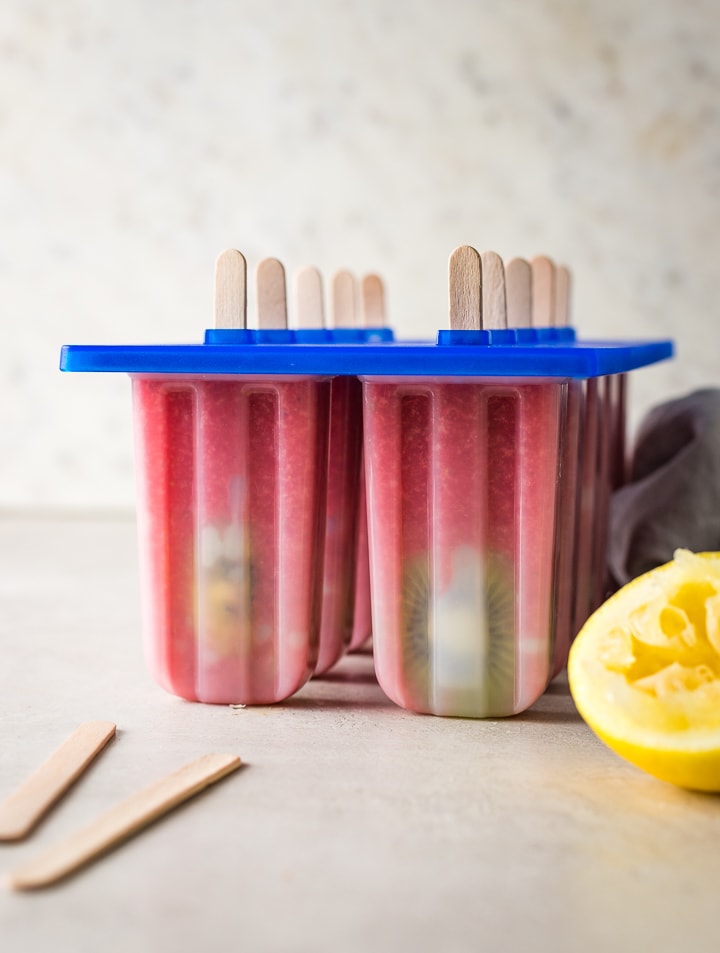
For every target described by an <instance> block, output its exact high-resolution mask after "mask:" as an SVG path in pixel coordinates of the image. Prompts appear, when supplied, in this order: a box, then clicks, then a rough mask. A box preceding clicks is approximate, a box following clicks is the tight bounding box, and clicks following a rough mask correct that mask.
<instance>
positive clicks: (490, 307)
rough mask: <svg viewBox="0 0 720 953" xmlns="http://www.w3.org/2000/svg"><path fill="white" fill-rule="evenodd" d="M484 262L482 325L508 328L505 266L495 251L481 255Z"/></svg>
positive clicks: (490, 327) (493, 327)
mask: <svg viewBox="0 0 720 953" xmlns="http://www.w3.org/2000/svg"><path fill="white" fill-rule="evenodd" d="M480 261H481V264H482V326H483V328H487V329H496V328H506V327H507V326H508V321H507V304H506V301H505V266H504V265H503V262H502V258H501V257H500V256H499V255H498V254H497V253H496V252H494V251H484V252H483V253H482V254H481V255H480Z"/></svg>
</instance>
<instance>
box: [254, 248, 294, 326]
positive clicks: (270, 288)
mask: <svg viewBox="0 0 720 953" xmlns="http://www.w3.org/2000/svg"><path fill="white" fill-rule="evenodd" d="M256 279H257V315H258V328H262V329H265V330H276V329H280V330H281V329H283V328H287V294H286V291H285V269H284V268H283V266H282V264H281V263H280V262H279V261H278V260H277V258H264V259H263V260H262V261H261V262H260V264H259V265H258V266H257V275H256Z"/></svg>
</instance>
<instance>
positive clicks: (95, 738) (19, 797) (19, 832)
mask: <svg viewBox="0 0 720 953" xmlns="http://www.w3.org/2000/svg"><path fill="white" fill-rule="evenodd" d="M114 734H115V725H114V724H113V722H111V721H88V722H85V723H84V724H82V725H80V727H79V728H77V729H76V730H75V731H74V732H73V733H72V734H71V735H70V737H69V738H67V739H66V740H65V741H64V742H63V743H62V744H61V745H60V747H59V748H58V749H57V750H56V751H54V752H53V754H51V755H50V757H49V758H48V759H47V761H45V762H44V763H43V764H42V765H41V766H40V767H39V768H38V770H37V771H35V773H34V774H32V775H31V776H30V777H29V778H28V779H27V780H26V781H25V782H24V783H23V784H21V785H20V787H19V788H17V790H16V791H14V792H13V793H12V794H11V795H10V796H9V797H8V798H6V800H4V801H3V802H2V803H1V804H0V841H16V840H22V839H23V838H24V837H26V836H27V835H28V834H29V833H30V831H32V829H33V828H34V827H35V826H36V824H37V823H38V822H39V821H40V819H41V818H42V817H43V816H44V815H45V814H46V813H47V812H48V811H49V810H50V808H51V807H52V806H53V805H54V804H55V803H56V802H57V801H58V800H59V799H60V798H61V797H62V796H63V794H65V792H66V791H67V790H68V788H70V786H71V785H72V784H73V783H74V782H75V781H76V780H77V779H78V778H79V777H80V775H81V774H82V773H83V772H84V771H85V769H86V768H87V767H88V765H89V764H90V763H91V762H92V761H93V760H94V758H95V757H96V756H97V755H98V754H99V753H100V752H101V751H102V749H103V748H104V747H105V745H106V744H107V743H108V741H110V739H111V738H112V737H113V736H114Z"/></svg>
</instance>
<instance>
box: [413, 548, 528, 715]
mask: <svg viewBox="0 0 720 953" xmlns="http://www.w3.org/2000/svg"><path fill="white" fill-rule="evenodd" d="M485 585H486V588H485V613H486V634H484V633H483V627H482V626H481V625H480V623H479V621H476V620H477V613H478V607H477V605H476V604H475V598H472V595H471V598H470V600H469V604H468V602H466V603H465V604H464V605H463V604H462V603H461V602H458V601H457V600H454V601H455V605H456V606H457V609H458V611H457V619H458V627H460V626H462V621H463V620H464V622H465V629H466V634H465V645H466V646H469V649H466V650H465V651H466V652H467V655H466V656H463V648H462V637H461V638H460V640H459V641H457V642H456V644H455V645H453V644H452V641H451V640H452V638H453V636H455V634H456V632H455V631H454V626H453V622H452V621H450V622H449V623H446V626H445V628H446V631H445V632H443V633H440V634H439V635H438V637H439V638H442V639H443V644H442V647H441V653H442V659H443V662H442V665H443V668H444V670H445V671H446V672H447V671H449V670H451V671H452V674H453V675H454V678H453V679H452V680H453V681H455V685H454V687H448V688H447V689H446V690H444V691H443V703H442V707H443V709H444V710H445V711H447V713H449V714H456V715H466V716H471V717H483V716H492V715H507V714H511V713H512V712H513V706H514V699H515V582H514V574H513V568H512V564H511V563H510V561H509V560H508V559H506V558H505V557H503V556H502V555H501V554H499V553H494V552H489V553H488V554H487V556H486V563H485ZM438 598H439V599H442V598H443V594H440V596H439V597H438ZM480 611H482V610H480ZM431 613H432V606H431V596H430V588H429V568H428V561H427V558H425V557H416V558H415V559H412V560H408V562H407V564H406V566H405V571H404V573H403V600H402V638H403V668H404V676H405V688H406V694H407V698H408V704H409V706H410V707H414V708H419V709H420V710H425V711H428V710H431V707H434V703H433V702H432V701H431V688H430V670H429V660H430V658H431V657H433V646H432V645H431V640H432V638H433V636H432V635H431V633H430V624H429V620H430V618H431ZM447 618H448V616H447V615H446V619H447ZM468 621H469V623H470V626H471V627H472V628H474V627H475V626H476V625H477V640H478V642H479V641H480V640H484V639H487V646H486V648H484V649H481V648H480V647H479V646H478V644H477V642H476V641H475V638H474V633H473V632H472V631H470V633H469V638H470V639H471V643H469V642H468V632H467V629H468V625H467V623H468ZM448 625H449V626H450V628H449V629H448ZM435 658H436V663H437V654H436V656H435ZM478 665H480V666H481V668H480V670H479V671H477V669H478ZM473 668H475V669H476V672H475V673H473ZM463 683H464V684H463Z"/></svg>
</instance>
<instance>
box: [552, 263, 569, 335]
mask: <svg viewBox="0 0 720 953" xmlns="http://www.w3.org/2000/svg"><path fill="white" fill-rule="evenodd" d="M554 324H555V326H556V327H558V328H564V327H567V325H568V324H570V270H569V269H568V268H566V267H565V265H558V267H557V268H556V269H555V321H554Z"/></svg>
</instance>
